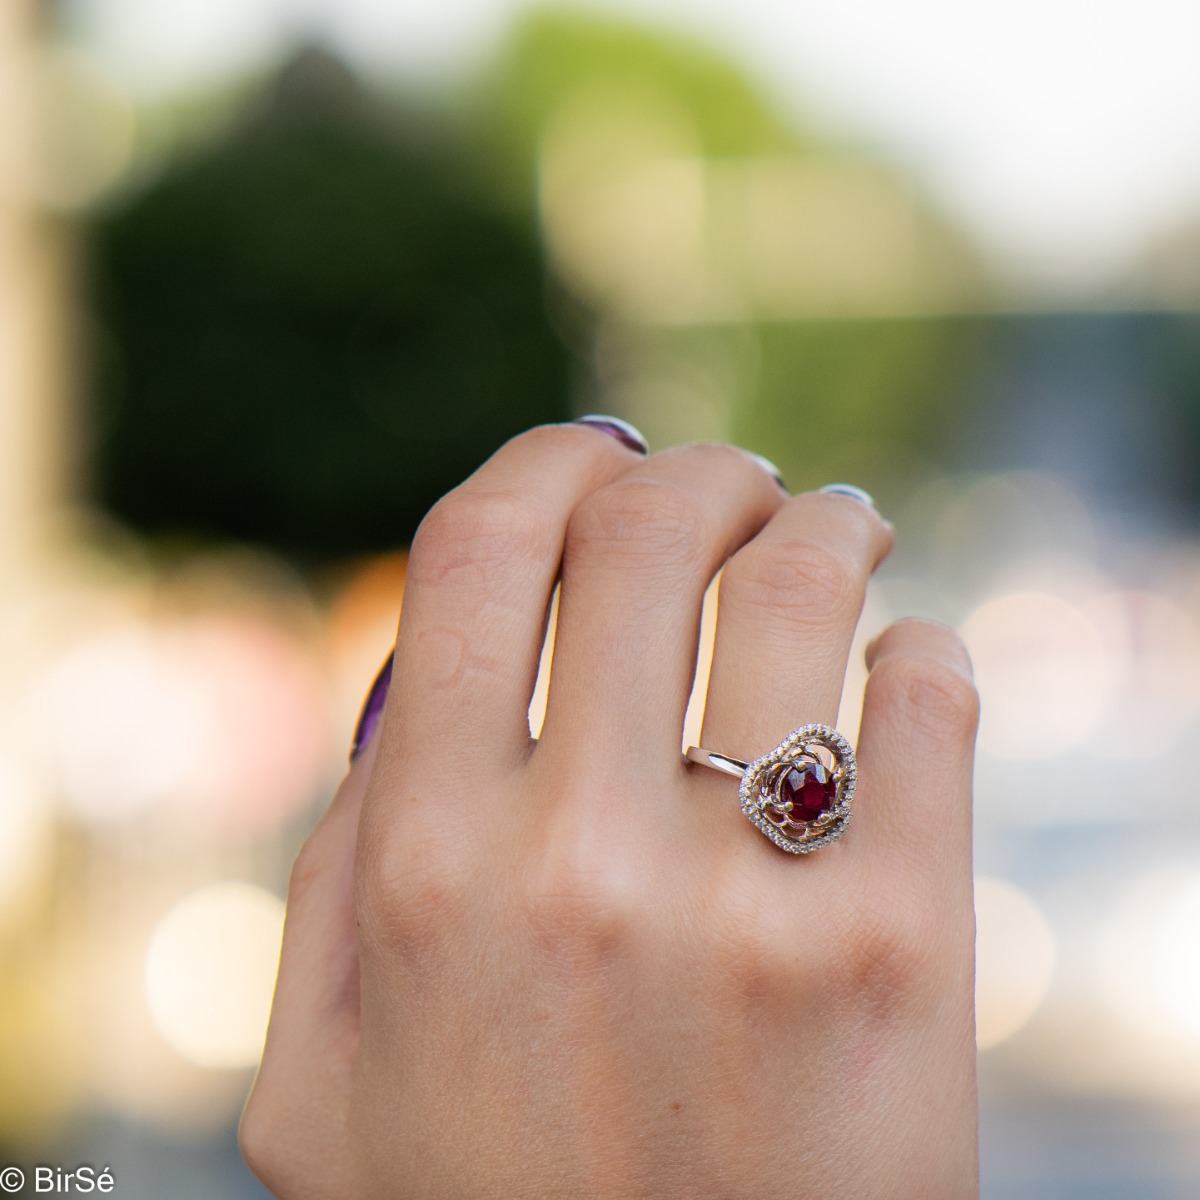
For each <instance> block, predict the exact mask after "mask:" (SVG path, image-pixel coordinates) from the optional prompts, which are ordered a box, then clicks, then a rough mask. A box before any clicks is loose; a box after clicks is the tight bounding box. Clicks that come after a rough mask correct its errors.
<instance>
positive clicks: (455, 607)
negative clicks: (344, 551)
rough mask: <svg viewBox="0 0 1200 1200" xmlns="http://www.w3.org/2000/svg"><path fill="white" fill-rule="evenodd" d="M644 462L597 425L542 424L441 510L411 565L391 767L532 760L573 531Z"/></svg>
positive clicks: (394, 696)
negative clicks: (583, 508)
mask: <svg viewBox="0 0 1200 1200" xmlns="http://www.w3.org/2000/svg"><path fill="white" fill-rule="evenodd" d="M640 458H641V455H640V454H639V453H638V452H636V451H634V450H632V449H630V448H629V447H628V445H627V443H625V442H624V441H622V440H618V439H617V438H616V437H615V436H611V437H610V436H606V431H602V430H599V429H597V428H595V427H588V426H585V425H581V424H571V425H548V426H543V427H541V428H538V429H531V430H530V431H529V432H527V433H524V434H522V435H521V436H520V437H517V438H514V439H513V440H512V441H510V442H508V443H507V444H506V445H505V446H503V447H502V448H501V449H500V450H499V451H497V452H496V454H494V455H493V456H492V458H490V459H489V460H488V461H487V462H486V463H484V465H483V466H482V467H480V468H479V470H478V471H476V472H475V474H474V475H472V476H471V478H470V479H468V480H467V481H466V482H465V483H464V484H462V485H461V486H460V487H458V488H455V490H454V491H452V492H450V493H449V494H448V495H447V496H445V497H444V498H443V499H442V500H440V501H439V502H438V503H437V504H436V505H435V506H434V507H433V509H432V510H431V511H430V513H429V515H428V516H427V517H426V518H425V520H424V521H422V523H421V527H420V529H419V530H418V531H417V535H416V537H415V538H414V540H413V546H412V551H411V554H410V556H409V562H408V572H407V579H406V583H405V591H404V607H403V611H402V613H401V618H400V629H399V634H398V637H397V642H396V654H395V665H394V667H393V677H392V682H391V688H390V691H389V696H388V701H387V705H386V706H385V709H384V713H383V716H382V719H381V726H380V730H379V733H378V734H377V735H376V736H377V737H379V738H380V741H381V746H382V749H381V754H380V764H381V767H384V766H387V765H388V764H389V763H391V762H394V761H395V762H398V761H403V762H405V763H406V764H420V763H422V762H423V761H428V760H429V759H430V758H431V756H432V754H433V748H434V747H443V746H450V747H460V748H462V747H466V746H468V745H469V747H470V752H471V754H472V755H473V756H476V757H477V758H479V759H486V761H487V762H488V763H489V764H490V766H491V767H493V768H496V767H499V768H503V767H504V766H505V765H515V764H516V763H517V762H519V761H522V760H523V758H524V756H525V755H526V753H527V752H528V748H529V725H528V716H527V714H528V708H529V702H530V698H531V695H532V693H533V686H534V681H535V679H536V675H537V666H538V659H539V654H540V650H541V645H542V640H543V637H544V635H545V623H546V617H547V611H548V606H549V603H550V597H551V593H552V591H553V588H554V584H555V580H556V578H557V576H558V571H559V564H560V561H561V559H562V548H563V539H564V537H565V535H566V528H567V521H568V519H569V518H570V515H571V513H572V512H573V511H574V509H575V508H576V506H577V505H578V504H579V503H580V501H581V500H582V499H583V498H584V497H585V496H586V495H588V493H590V492H592V491H593V490H595V489H596V488H598V487H602V486H603V485H605V484H607V483H610V482H611V481H612V480H614V479H616V478H617V477H618V476H620V475H622V474H623V473H624V472H625V471H627V470H629V469H630V467H631V466H633V465H634V464H635V463H637V462H638V461H639V460H640Z"/></svg>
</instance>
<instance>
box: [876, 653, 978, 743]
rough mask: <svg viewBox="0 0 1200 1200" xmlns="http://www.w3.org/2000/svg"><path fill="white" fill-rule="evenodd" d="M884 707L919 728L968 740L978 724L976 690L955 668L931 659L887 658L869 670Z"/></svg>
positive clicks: (930, 732) (939, 734)
mask: <svg viewBox="0 0 1200 1200" xmlns="http://www.w3.org/2000/svg"><path fill="white" fill-rule="evenodd" d="M871 686H872V687H873V688H874V689H875V691H876V693H877V694H879V695H881V696H882V698H883V702H884V704H885V706H887V707H890V708H893V709H895V710H897V711H899V712H901V713H903V714H904V715H905V717H906V718H907V720H908V721H909V722H910V723H911V724H912V725H913V726H914V727H915V728H917V729H918V730H920V731H921V732H924V733H928V734H934V735H938V736H942V737H944V736H945V735H946V734H947V733H949V734H951V735H952V736H955V737H958V738H962V739H970V738H971V737H973V736H974V733H975V730H976V728H977V726H978V724H979V693H978V691H977V690H976V688H975V685H974V684H973V683H972V682H971V680H969V679H968V678H967V677H966V676H965V675H963V674H962V673H961V672H960V671H957V670H956V669H955V668H954V667H951V666H949V665H948V664H946V663H944V662H941V661H939V660H938V659H934V658H899V657H896V658H888V659H885V660H884V661H883V662H880V663H877V664H876V666H875V669H874V670H873V671H872V672H871Z"/></svg>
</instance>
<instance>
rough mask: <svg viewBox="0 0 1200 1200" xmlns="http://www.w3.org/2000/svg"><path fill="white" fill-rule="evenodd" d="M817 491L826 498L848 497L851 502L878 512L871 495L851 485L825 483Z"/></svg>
mask: <svg viewBox="0 0 1200 1200" xmlns="http://www.w3.org/2000/svg"><path fill="white" fill-rule="evenodd" d="M817 491H819V492H824V493H825V494H826V495H827V496H849V497H850V498H851V499H852V500H857V501H858V502H859V504H865V505H866V506H867V507H868V508H871V509H874V510H875V512H878V511H879V506H878V505H877V504H876V503H875V499H874V497H873V496H872V495H871V493H870V492H866V491H863V489H862V488H860V487H855V486H854V484H852V483H827V484H826V485H825V486H824V487H823V488H817Z"/></svg>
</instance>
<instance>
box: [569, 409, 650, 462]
mask: <svg viewBox="0 0 1200 1200" xmlns="http://www.w3.org/2000/svg"><path fill="white" fill-rule="evenodd" d="M575 424H576V425H591V426H592V427H593V428H594V429H602V430H603V431H604V432H605V433H607V434H608V436H609V437H614V438H616V439H617V441H618V442H620V443H621V445H622V446H626V447H628V448H629V449H630V450H635V451H636V452H637V453H638V454H648V453H649V452H650V447H649V446H648V445H647V444H646V439H645V438H644V437H642V435H641V433H639V432H638V430H636V429H635V428H634V427H633V426H632V425H630V423H629V422H628V421H622V420H621V418H620V417H606V416H604V415H603V414H602V413H588V415H587V416H586V417H576V419H575Z"/></svg>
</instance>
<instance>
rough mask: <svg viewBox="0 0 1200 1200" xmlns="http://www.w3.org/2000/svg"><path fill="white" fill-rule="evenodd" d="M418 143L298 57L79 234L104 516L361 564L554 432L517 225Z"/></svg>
mask: <svg viewBox="0 0 1200 1200" xmlns="http://www.w3.org/2000/svg"><path fill="white" fill-rule="evenodd" d="M438 132H439V131H438V130H437V129H435V128H433V127H431V126H430V125H429V124H428V121H427V120H425V121H424V123H422V120H420V119H417V118H415V117H413V116H411V115H410V116H409V117H408V118H407V119H406V117H405V114H404V113H402V112H397V111H395V110H394V109H391V108H387V107H385V106H381V105H379V104H376V103H373V102H371V101H370V100H369V99H368V98H367V96H366V95H365V94H364V93H363V92H362V90H361V89H360V88H359V87H358V86H357V84H356V83H355V81H354V80H353V79H352V77H351V76H350V74H349V73H348V71H347V70H346V69H345V68H344V67H343V66H342V65H341V64H340V63H339V62H337V61H336V60H334V59H333V58H331V57H329V56H328V55H326V54H324V53H322V52H319V51H315V50H308V51H305V52H304V53H302V54H300V55H299V56H298V57H297V58H295V59H294V60H293V61H292V62H291V63H290V64H289V65H288V66H287V67H285V68H284V70H283V71H282V73H281V74H280V75H279V77H278V79H277V80H276V81H275V84H274V87H273V90H272V92H271V94H270V96H269V99H268V100H267V102H266V103H264V104H263V105H262V106H261V108H260V110H259V111H257V112H255V113H254V114H253V115H251V116H249V117H248V118H247V119H245V120H244V121H243V123H242V124H241V125H240V127H238V128H237V129H236V130H235V131H234V133H233V134H232V135H231V136H229V137H228V138H227V139H226V140H224V141H223V142H221V143H220V144H218V145H216V146H215V147H213V148H211V149H209V150H208V151H206V152H204V153H202V154H200V155H199V156H195V157H192V158H191V159H189V160H188V161H186V162H182V163H180V164H179V165H177V166H173V167H171V168H170V169H168V170H167V171H166V172H165V173H164V174H163V175H162V176H161V177H160V178H158V179H157V181H155V182H154V183H153V184H152V185H151V186H149V187H148V188H146V189H145V190H144V191H142V192H141V193H140V194H138V195H136V196H134V197H133V198H132V199H130V200H128V202H126V203H125V204H124V205H122V206H121V207H119V208H118V209H116V210H114V211H111V212H108V213H106V214H102V215H100V216H98V217H97V218H96V219H95V220H94V222H93V224H92V226H91V228H90V229H89V230H88V234H89V243H90V254H91V267H92V276H93V296H94V306H93V310H94V313H95V316H96V318H97V323H98V325H99V328H100V336H99V337H98V340H97V345H98V351H97V369H96V371H95V385H94V386H95V397H94V400H95V405H94V407H95V412H96V430H95V448H96V464H97V474H98V479H97V485H98V492H99V496H100V499H101V501H102V502H103V503H104V504H106V505H107V506H108V507H109V508H110V509H111V510H112V511H114V512H115V513H116V514H117V515H119V516H120V517H121V518H123V519H125V520H127V521H129V522H130V523H132V524H133V525H135V526H137V527H139V528H142V529H145V530H150V531H160V532H172V533H183V534H188V535H199V536H218V537H232V538H238V539H252V540H258V541H263V542H267V543H272V544H275V545H276V546H279V547H281V548H283V549H285V550H288V551H290V552H293V553H296V554H299V555H301V556H318V557H320V556H328V555H339V554H344V553H348V552H357V551H365V550H370V549H375V548H379V547H384V546H391V545H395V544H397V543H400V542H404V541H406V540H407V539H408V538H409V537H410V536H411V534H412V532H413V530H414V529H415V527H416V525H417V523H418V521H419V520H420V518H421V516H422V515H423V513H424V512H425V511H426V509H427V508H428V507H429V505H430V504H431V503H432V502H433V501H434V500H435V499H436V498H437V497H438V496H439V495H441V494H442V493H443V492H444V491H446V490H447V489H448V488H449V487H450V486H452V485H453V484H455V483H456V482H458V481H459V480H460V479H462V478H463V477H464V476H465V475H466V474H467V473H468V472H470V471H471V470H473V469H474V467H476V466H477V465H478V464H479V462H480V461H481V460H482V459H483V458H484V457H486V456H487V455H488V454H489V453H490V452H491V451H492V450H493V449H495V448H496V446H498V445H499V444H500V443H501V442H502V441H504V440H505V439H506V438H507V437H509V436H510V435H511V434H513V433H515V432H517V431H518V430H520V429H523V428H526V427H528V426H530V425H533V424H536V423H538V422H541V421H547V420H559V419H562V417H563V416H564V415H565V414H566V406H567V395H568V382H569V379H568V377H569V368H568V362H569V360H568V356H567V353H566V351H565V349H564V348H563V347H562V346H561V345H560V343H559V342H558V340H557V339H556V337H555V336H554V334H553V332H552V330H551V329H550V327H549V325H548V323H547V321H546V318H545V311H544V302H543V268H542V263H541V255H540V249H539V244H538V240H537V230H536V225H535V223H534V221H533V218H532V215H531V214H526V215H525V217H524V219H521V218H518V217H514V215H513V214H511V213H505V214H501V213H499V212H497V211H496V209H495V208H494V207H493V206H492V205H490V204H489V203H488V201H487V198H486V197H483V198H480V196H479V195H478V194H475V193H471V192H468V191H467V189H466V188H465V186H464V183H463V181H464V179H465V173H464V171H463V170H462V167H461V164H460V163H458V162H456V161H455V158H454V154H453V152H452V151H450V150H449V149H448V148H447V146H448V144H449V143H448V142H447V141H446V139H444V138H440V137H439V136H438ZM406 135H408V136H406Z"/></svg>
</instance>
